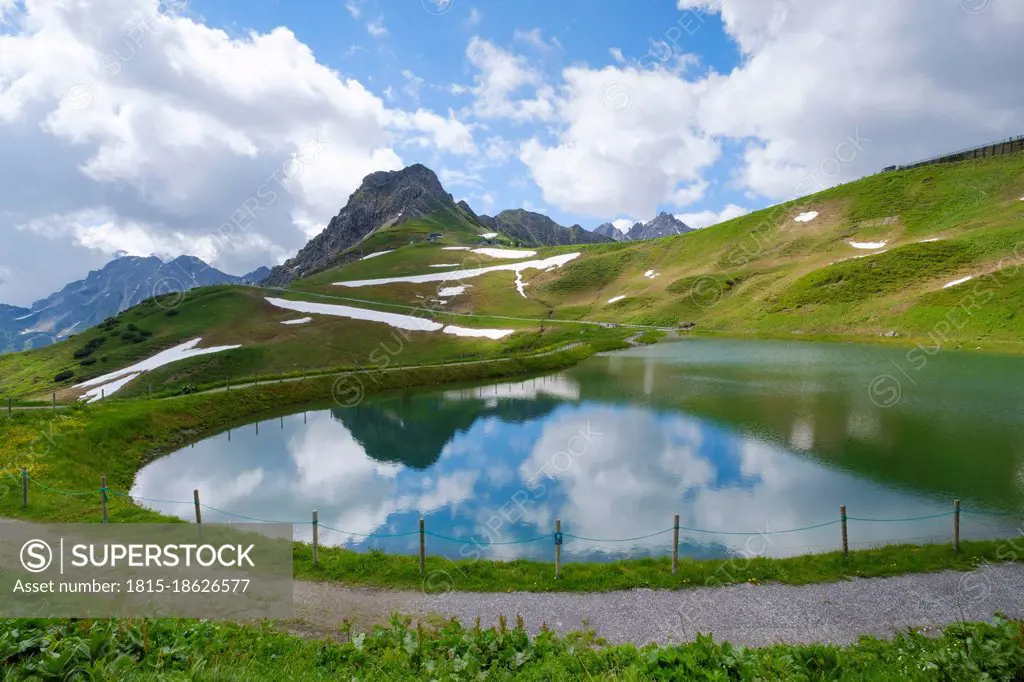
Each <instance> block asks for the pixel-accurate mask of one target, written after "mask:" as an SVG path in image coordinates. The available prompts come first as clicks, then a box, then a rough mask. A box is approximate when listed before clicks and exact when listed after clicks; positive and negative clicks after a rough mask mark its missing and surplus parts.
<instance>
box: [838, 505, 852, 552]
mask: <svg viewBox="0 0 1024 682" xmlns="http://www.w3.org/2000/svg"><path fill="white" fill-rule="evenodd" d="M839 517H840V519H841V520H842V522H843V557H847V556H849V555H850V543H849V542H848V541H847V537H846V505H845V504H844V505H840V507H839Z"/></svg>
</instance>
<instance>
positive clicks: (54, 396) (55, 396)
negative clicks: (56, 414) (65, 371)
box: [53, 392, 57, 410]
mask: <svg viewBox="0 0 1024 682" xmlns="http://www.w3.org/2000/svg"><path fill="white" fill-rule="evenodd" d="M53 409H55V410H56V409H57V393H56V392H54V394H53Z"/></svg>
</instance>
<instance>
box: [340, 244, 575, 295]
mask: <svg viewBox="0 0 1024 682" xmlns="http://www.w3.org/2000/svg"><path fill="white" fill-rule="evenodd" d="M579 257H580V254H579V253H562V254H559V255H557V256H551V257H550V258H544V259H543V260H530V261H523V262H522V263H504V264H501V265H488V266H485V267H482V268H471V269H468V270H455V271H451V272H428V273H424V274H422V275H405V276H401V277H384V278H381V279H357V280H352V281H349V282H335V283H334V285H335V286H339V287H351V288H355V287H374V286H380V285H382V284H396V283H400V282H408V283H410V284H424V283H426V282H451V281H455V280H464V279H469V278H471V277H479V276H480V275H486V274H488V273H490V272H522V271H523V270H547V269H549V268H557V267H560V266H562V265H565V264H566V263H568V262H570V261H573V260H575V259H577V258H579Z"/></svg>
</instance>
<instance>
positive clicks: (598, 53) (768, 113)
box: [0, 0, 1024, 305]
mask: <svg viewBox="0 0 1024 682" xmlns="http://www.w3.org/2000/svg"><path fill="white" fill-rule="evenodd" d="M435 2H442V0H401V2H399V1H397V0H395V1H393V2H383V0H332V1H330V2H312V1H309V0H307V1H301V2H300V1H296V2H281V1H277V2H272V1H270V0H248V1H246V2H240V1H237V0H235V1H227V0H191V1H186V0H163V1H158V0H0V148H2V149H3V150H4V153H3V154H0V186H2V187H3V188H4V190H5V193H4V195H3V196H0V244H2V247H0V301H3V302H5V303H12V304H17V305H26V304H29V303H31V302H32V301H33V300H35V299H37V298H41V297H43V296H45V295H46V294H48V293H50V292H52V291H54V290H56V289H59V288H60V287H62V286H63V285H64V284H65V283H67V282H68V281H70V280H73V279H78V278H81V277H83V276H85V275H86V274H87V272H88V271H89V270H92V269H97V268H99V267H102V266H103V265H104V264H105V263H107V262H108V261H109V260H110V259H111V258H112V257H113V255H114V254H116V253H121V252H125V253H129V254H132V255H140V256H148V255H151V254H155V255H158V256H162V257H167V258H173V257H175V256H178V255H181V254H188V255H194V256H197V257H199V258H202V259H203V260H205V261H207V262H209V263H211V264H212V265H214V266H215V267H217V268H220V269H221V270H224V271H225V272H229V273H233V274H242V273H245V272H248V271H250V270H252V269H254V268H255V267H257V266H260V265H275V264H278V263H281V262H283V261H284V260H286V259H287V258H289V257H291V256H293V255H294V254H295V252H296V251H297V250H298V249H299V248H301V247H302V246H303V245H304V244H305V243H306V242H307V241H308V240H309V239H310V238H311V237H313V236H315V235H316V234H318V233H319V232H320V231H322V230H323V228H324V227H325V226H326V224H327V223H328V222H329V220H330V219H331V217H333V216H334V215H336V214H337V212H338V211H339V210H340V209H341V208H342V206H344V204H345V202H346V200H347V198H348V196H349V195H350V194H351V192H353V191H354V190H355V189H356V188H357V187H358V186H359V183H360V182H361V181H362V179H363V178H364V177H365V176H366V175H367V174H369V173H371V172H373V171H379V170H395V169H398V168H401V167H403V166H405V165H409V164H411V163H415V162H420V163H423V164H425V165H427V166H429V167H431V168H433V169H434V170H435V171H436V172H437V173H438V175H439V177H440V178H441V181H442V183H443V184H444V185H445V187H446V188H447V189H448V190H449V191H450V192H451V193H452V194H453V195H455V196H456V197H457V198H464V199H466V200H467V201H469V203H470V204H471V205H472V206H473V208H474V209H475V210H477V211H478V212H481V213H490V214H493V213H495V212H497V211H500V210H502V209H506V208H517V207H522V208H527V209H532V210H538V211H542V212H544V213H548V214H550V215H551V216H552V217H554V218H555V219H556V220H558V221H559V222H561V223H563V224H573V223H579V224H581V225H583V226H584V227H587V228H593V227H595V226H597V225H598V224H600V223H603V222H606V221H611V220H618V221H620V224H622V223H625V224H627V225H628V224H629V222H630V221H632V220H647V219H650V218H652V217H653V216H654V215H655V214H656V213H657V212H658V211H661V210H665V211H669V212H671V213H674V214H676V215H677V216H679V217H681V218H682V219H683V220H685V221H686V222H687V223H688V224H690V225H692V226H694V227H708V226H713V225H714V224H716V223H719V222H721V221H723V220H726V219H728V218H731V217H735V216H737V215H741V214H742V213H744V212H746V211H749V210H754V209H757V208H761V207H764V206H768V205H771V204H774V203H777V202H780V201H785V200H788V199H791V198H795V197H799V196H805V195H808V194H811V193H813V192H815V191H818V190H820V189H824V188H827V187H830V186H833V185H836V184H838V183H842V182H847V181H850V180H854V179H856V178H859V177H862V176H864V175H867V174H870V173H875V172H877V171H879V170H880V169H881V168H883V167H885V166H888V165H890V164H892V163H899V162H902V161H906V160H912V159H917V158H922V157H925V156H929V155H932V154H938V153H941V152H943V151H947V150H950V149H955V148H960V147H967V146H971V145H974V144H979V143H984V142H988V141H992V140H998V139H1002V138H1006V137H1009V136H1011V135H1016V134H1021V133H1022V132H1024V130H1022V129H1021V123H1020V122H1021V121H1022V120H1024V88H1017V87H1008V84H1014V83H1017V82H1019V78H1020V77H1019V73H1018V68H1017V65H1018V64H1020V63H1021V61H1024V41H1021V40H1020V35H1021V31H1022V30H1024V3H1019V2H1008V1H1004V0H943V2H941V3H938V4H936V3H934V2H933V0H905V1H904V2H900V3H893V2H891V0H830V2H828V3H823V2H818V1H816V0H647V1H645V2H643V3H638V2H627V1H626V0H602V2H599V3H598V2H584V1H583V0H560V1H558V2H544V3H541V2H538V1H533V0H527V1H517V2H511V1H501V2H498V1H495V2H481V1H474V0H450V1H449V2H447V3H446V4H443V5H442V6H440V7H439V6H438V5H437V4H435ZM441 10H443V11H441ZM268 183H270V186H272V187H273V188H274V189H275V192H274V193H273V200H272V201H269V202H268V203H266V204H265V205H261V206H260V208H261V212H260V214H259V218H258V220H257V221H256V222H255V223H254V224H251V225H247V227H246V229H245V230H242V231H239V230H235V231H234V234H233V236H232V238H231V239H230V240H227V241H225V240H224V239H223V238H221V235H222V234H223V233H224V232H225V230H228V231H230V230H231V227H230V226H231V225H232V224H237V216H238V215H239V211H240V210H242V209H243V207H245V206H247V205H251V203H252V202H253V201H256V199H255V198H254V197H256V196H257V195H259V196H260V197H265V196H269V195H268V194H267V193H266V192H263V193H260V190H261V188H265V187H266V186H267V185H268ZM261 200H262V199H261Z"/></svg>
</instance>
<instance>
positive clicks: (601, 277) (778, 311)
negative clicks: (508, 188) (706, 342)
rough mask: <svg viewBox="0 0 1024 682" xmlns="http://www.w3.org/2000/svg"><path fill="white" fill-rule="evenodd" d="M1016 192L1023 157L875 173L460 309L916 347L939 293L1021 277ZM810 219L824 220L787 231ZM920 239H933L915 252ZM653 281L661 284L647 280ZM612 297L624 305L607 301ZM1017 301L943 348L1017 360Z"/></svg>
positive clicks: (999, 305) (999, 300) (495, 291)
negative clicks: (999, 277)
mask: <svg viewBox="0 0 1024 682" xmlns="http://www.w3.org/2000/svg"><path fill="white" fill-rule="evenodd" d="M1022 194H1024V155H1013V156H1003V157H996V158H990V159H978V160H973V161H968V162H963V163H955V164H944V165H941V166H931V167H926V168H919V169H913V170H909V171H900V172H895V173H884V174H879V175H874V176H870V177H867V178H863V179H861V180H858V181H856V182H852V183H848V184H846V185H841V186H838V187H835V188H832V189H829V190H826V191H824V192H820V193H818V194H814V195H811V196H808V197H804V198H802V199H800V200H797V201H791V202H788V203H786V204H781V205H779V206H775V207H772V208H769V209H765V210H763V211H757V212H754V213H752V214H749V215H746V216H741V217H739V218H736V219H733V220H730V221H727V222H725V223H722V224H720V225H716V226H713V227H711V228H708V229H703V230H698V231H696V232H692V233H688V234H685V235H680V236H676V237H669V238H665V239H659V240H655V241H651V242H638V243H629V244H621V243H620V244H599V245H582V246H571V247H558V248H555V249H546V250H544V254H543V255H550V254H552V253H561V252H568V251H572V252H579V253H581V254H582V255H581V256H580V258H578V259H577V260H575V261H573V262H571V263H569V264H567V265H566V266H564V267H562V268H559V269H557V270H554V271H552V272H547V273H538V272H529V273H527V276H526V280H527V282H528V284H529V286H528V288H527V293H528V298H527V299H523V298H521V297H515V296H509V295H508V292H509V290H510V286H511V284H510V281H509V280H510V278H509V277H499V276H497V275H495V276H488V277H486V278H480V279H479V280H474V281H473V282H472V284H473V285H474V288H473V289H471V290H470V291H469V292H468V293H467V295H466V296H465V297H459V298H457V299H456V300H455V302H454V306H455V307H454V309H456V310H459V311H460V312H473V313H476V314H480V315H488V314H496V315H497V314H500V315H508V316H521V317H540V316H543V315H546V316H548V317H550V318H559V319H573V320H579V319H587V320H594V321H605V322H619V323H631V324H650V325H657V326H662V325H665V326H669V325H671V326H674V325H676V324H679V323H682V322H686V323H695V324H696V330H698V331H700V332H718V333H727V334H730V335H735V336H753V337H770V338H785V337H793V336H799V337H800V338H805V339H806V338H831V339H845V340H862V341H876V340H877V338H878V336H879V335H880V334H884V333H887V332H889V331H891V330H895V331H898V332H899V334H900V336H899V337H898V339H899V340H897V341H895V343H908V342H909V343H915V342H916V341H917V340H919V339H922V338H927V336H928V334H929V332H930V331H931V329H932V327H933V326H934V325H935V324H941V322H940V321H941V319H942V318H943V317H944V316H945V315H947V314H948V313H949V312H950V310H951V309H952V308H955V305H953V306H952V307H951V306H950V304H949V303H948V302H949V301H950V299H949V298H948V297H939V298H936V295H937V294H938V293H939V292H941V291H942V286H943V285H944V284H945V283H947V282H949V281H951V280H953V279H957V278H960V277H963V276H967V275H975V276H976V277H978V276H980V275H982V274H984V273H986V272H990V271H992V270H994V269H997V268H998V267H999V266H1000V264H1001V265H1002V267H1003V268H1004V269H1006V268H1014V269H1015V268H1016V267H1017V265H1018V264H1019V263H1020V261H1021V260H1022V259H1024V203H1022V202H1020V201H1019V198H1020V196H1021V195H1022ZM809 210H815V211H818V212H819V213H820V215H819V217H818V218H817V219H815V220H814V221H811V222H809V223H796V222H795V221H793V219H792V218H793V216H794V215H795V214H796V213H798V212H804V211H809ZM928 238H937V239H940V240H941V241H937V242H931V243H921V242H922V241H923V240H924V239H928ZM851 240H860V241H887V242H888V245H887V247H886V248H888V249H889V251H888V253H884V254H878V255H868V257H864V258H855V256H865V255H866V253H867V252H865V251H862V250H858V249H855V248H853V247H851V246H849V244H848V243H847V242H848V241H851ZM406 250H408V254H407V255H401V252H402V251H406ZM445 253H457V252H445ZM392 255H393V256H395V257H396V258H397V259H396V261H395V263H398V262H400V261H402V260H404V259H407V260H406V262H407V263H408V264H409V269H408V270H407V271H409V272H411V271H413V270H415V269H416V268H419V267H420V264H417V265H416V266H415V268H414V267H412V265H413V261H416V260H417V259H419V258H420V255H419V254H417V252H416V251H415V247H406V248H403V249H400V250H399V252H398V253H396V254H392ZM392 255H389V256H384V257H382V261H383V259H385V258H389V257H391V256H392ZM370 262H371V263H372V261H370ZM358 267H359V268H360V269H354V268H356V266H346V267H345V268H341V269H339V270H336V271H334V272H332V273H331V277H332V278H333V281H337V280H339V279H344V278H350V277H354V276H355V275H357V274H358V275H360V276H363V275H365V274H367V272H368V270H367V271H366V272H364V270H366V269H368V268H370V266H367V265H360V266H358ZM349 268H353V270H352V271H351V272H347V270H348V269H349ZM647 270H655V271H657V272H658V273H660V274H659V277H657V278H654V279H648V278H646V277H645V276H644V273H645V272H646V271H647ZM297 286H305V285H304V284H301V283H300V284H298V285H297ZM429 289H430V287H429V285H421V287H420V288H417V287H416V285H387V286H383V287H372V288H370V289H366V290H363V291H361V292H360V296H364V297H366V298H379V299H380V300H386V301H392V302H405V303H409V302H411V301H415V297H416V296H417V295H418V296H425V295H427V294H428V293H429ZM619 295H622V296H625V297H626V298H625V299H624V300H621V301H619V302H617V303H614V304H608V303H607V300H608V299H609V298H611V297H613V296H619ZM1018 296H1019V290H1018V289H1017V288H1016V286H1002V287H999V288H998V289H997V290H995V291H994V292H993V293H992V295H990V296H986V303H985V309H984V311H981V310H980V309H978V310H977V311H976V312H975V314H974V315H973V317H972V320H971V322H970V324H968V325H965V326H962V327H957V328H956V329H954V330H953V331H952V332H951V341H952V342H953V343H954V345H964V346H967V345H968V344H973V345H972V347H974V346H981V347H983V348H986V349H995V350H1000V351H1006V352H1015V353H1020V352H1022V351H1024V339H1022V337H1021V332H1020V326H1019V324H1018V323H1017V322H1016V321H1015V319H1013V318H1010V317H1009V316H1008V315H1009V311H1013V310H1014V309H1015V308H1016V307H1019V306H1018V303H1019V298H1018ZM890 342H892V341H890Z"/></svg>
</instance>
